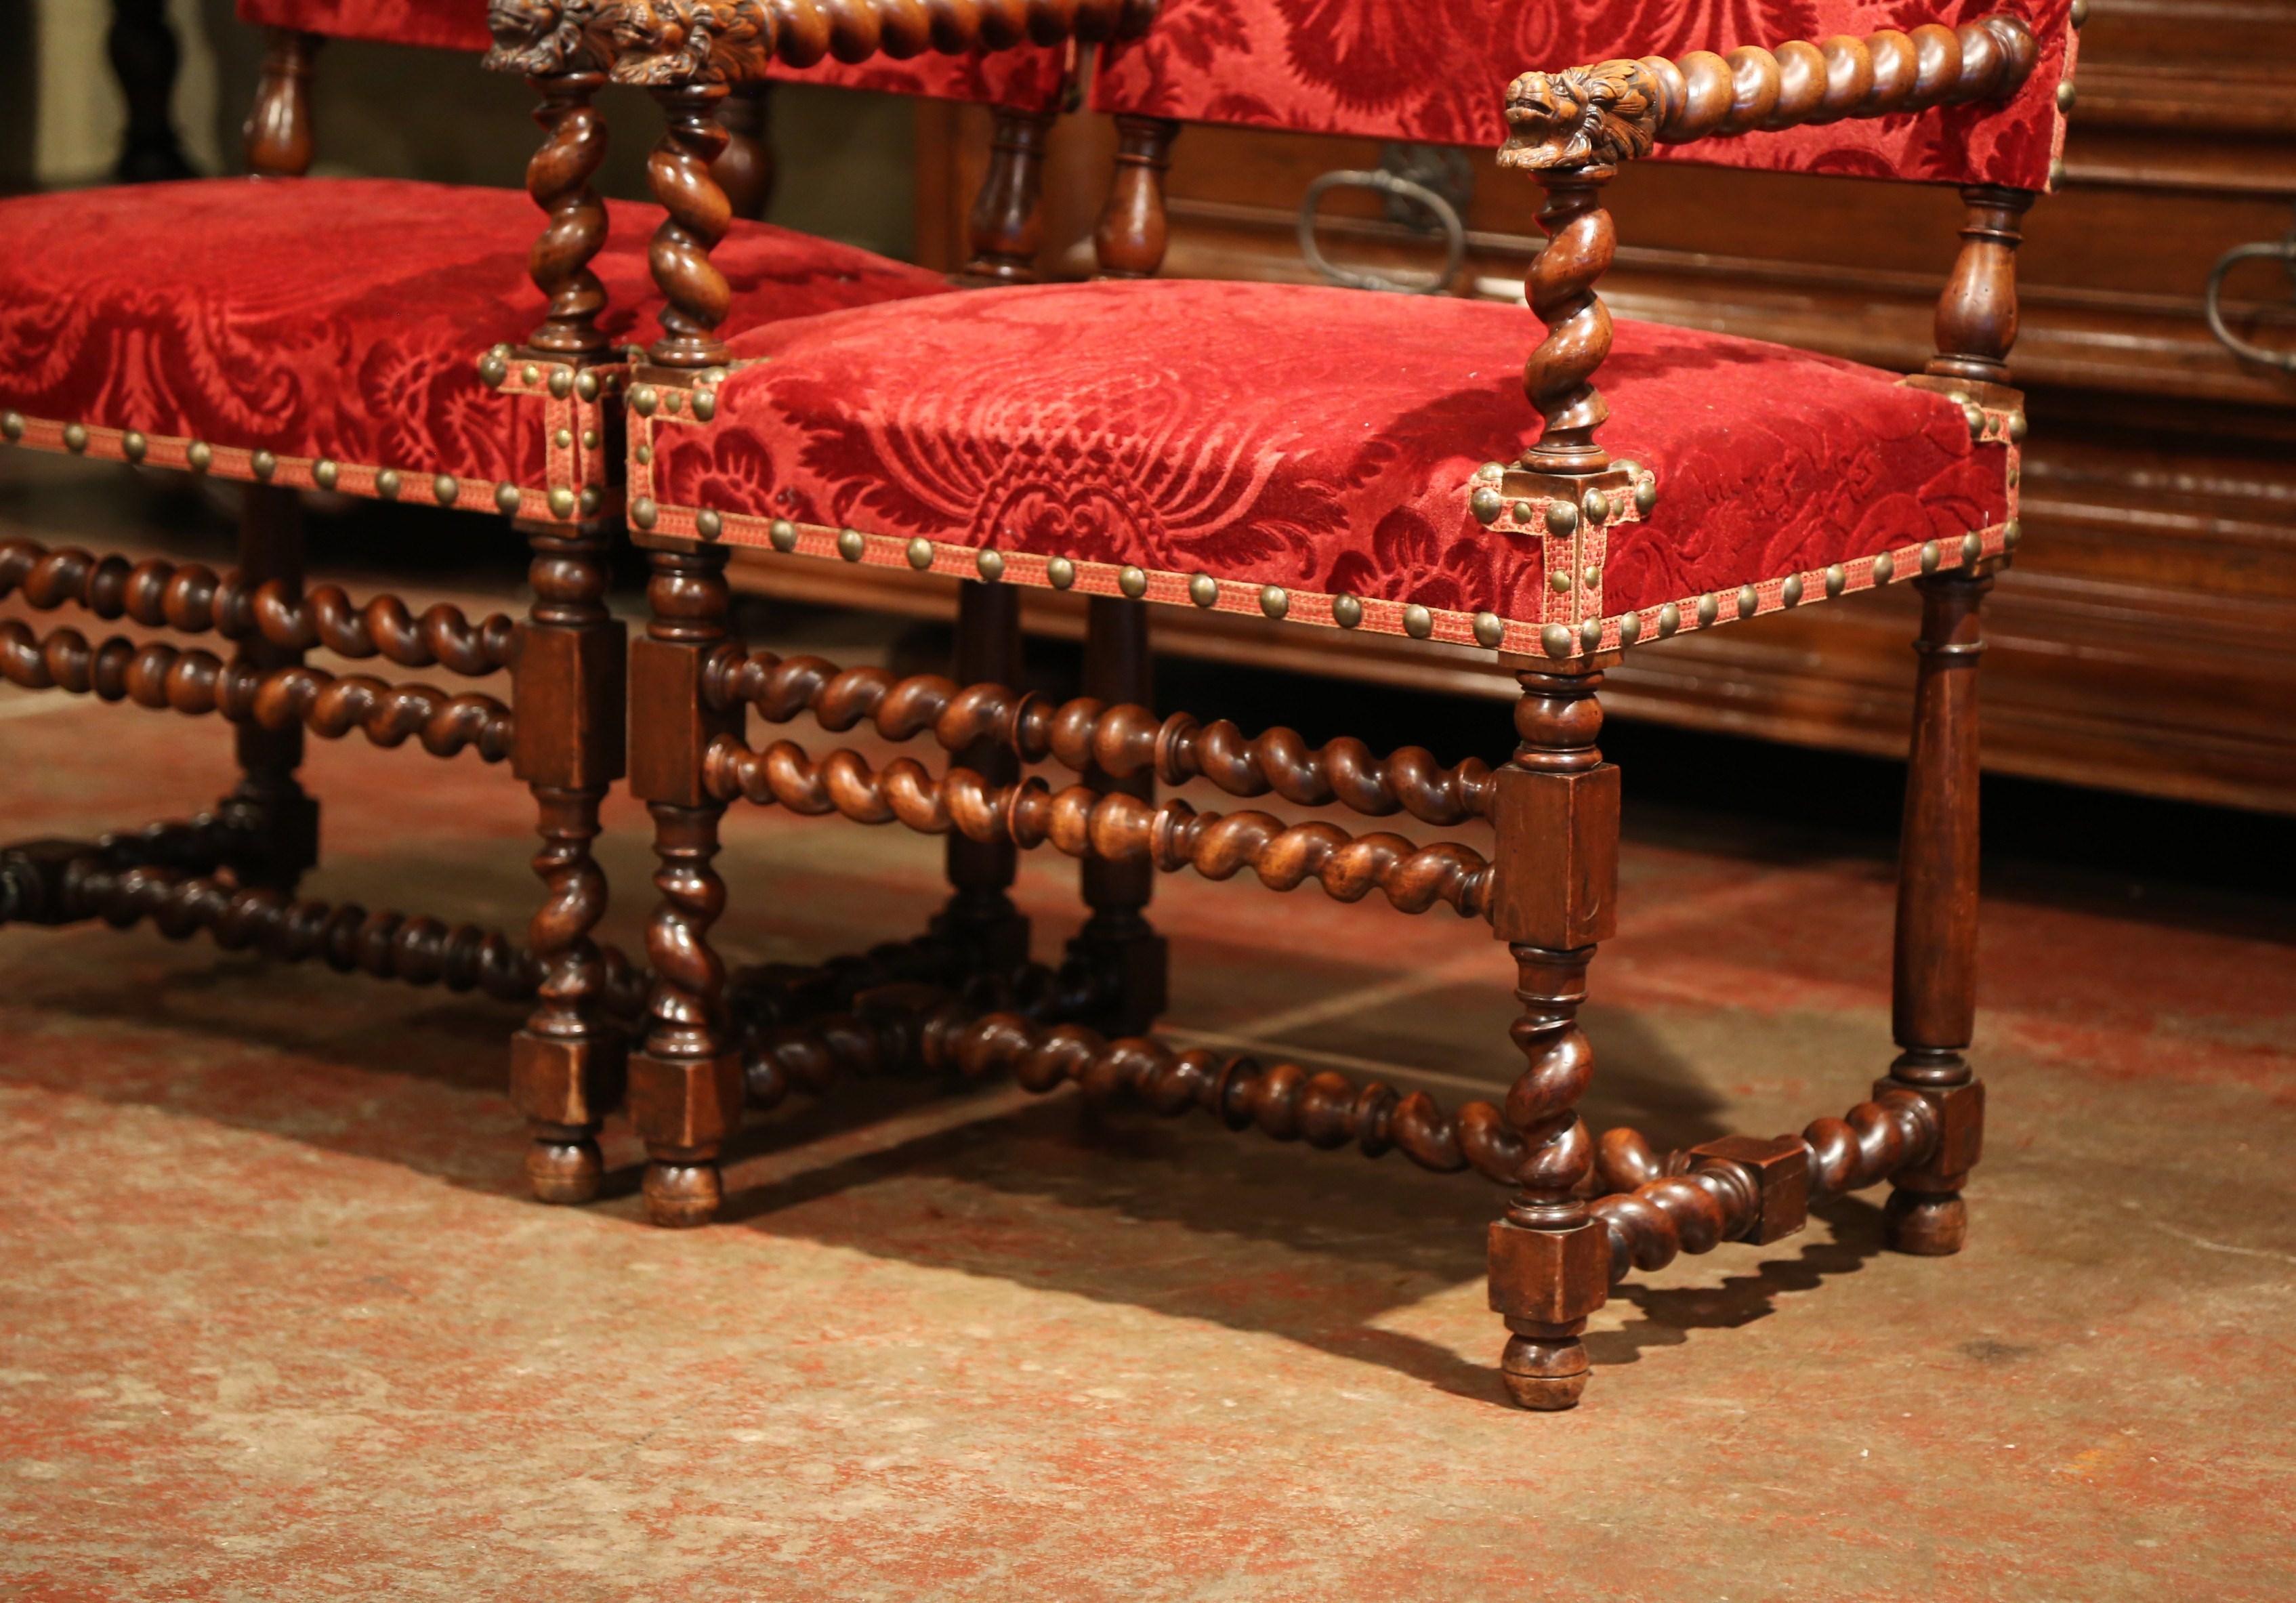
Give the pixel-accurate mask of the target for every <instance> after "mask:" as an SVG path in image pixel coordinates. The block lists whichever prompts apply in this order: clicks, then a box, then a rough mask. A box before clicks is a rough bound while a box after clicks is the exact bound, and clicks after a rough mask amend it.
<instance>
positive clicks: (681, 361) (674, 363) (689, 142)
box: [646, 83, 734, 367]
mask: <svg viewBox="0 0 2296 1603" xmlns="http://www.w3.org/2000/svg"><path fill="white" fill-rule="evenodd" d="M653 97H654V101H655V103H657V104H658V105H660V107H661V111H662V117H663V119H664V121H665V122H666V124H667V126H666V127H664V129H663V130H662V136H661V140H660V143H659V144H656V145H655V146H654V148H653V153H652V156H650V157H649V158H648V159H647V161H646V176H647V177H648V179H649V180H650V182H651V184H652V189H653V198H654V199H655V200H656V201H659V202H660V205H661V208H662V210H665V211H667V212H668V214H669V215H668V217H667V218H664V219H663V221H662V225H661V226H660V228H658V229H656V230H655V231H654V236H653V250H652V260H653V271H654V283H655V284H656V285H657V286H659V287H660V290H661V292H662V296H663V299H664V300H667V301H668V305H667V306H665V307H664V308H662V311H661V338H660V340H658V341H655V342H654V346H653V349H652V359H653V360H654V361H655V362H657V363H659V364H660V366H664V367H710V366H716V365H717V364H718V363H720V362H723V361H724V360H725V359H726V342H725V341H723V340H721V339H719V338H718V337H717V325H719V324H721V323H723V322H725V321H726V311H727V310H728V309H729V308H731V307H732V305H733V300H734V292H733V289H732V287H731V286H730V285H728V284H726V275H725V274H723V273H721V272H720V271H718V269H717V264H716V263H715V262H713V261H711V260H710V259H709V252H710V251H711V249H712V248H714V247H715V246H716V245H717V242H718V241H719V240H721V239H724V238H725V237H726V228H727V226H730V225H731V223H732V222H733V218H734V211H733V207H732V206H731V205H730V204H729V203H728V202H727V201H726V192H725V191H724V190H722V189H720V188H718V187H717V180H716V179H715V178H714V177H711V174H710V168H711V165H712V164H713V163H714V162H716V160H717V158H718V156H719V155H721V154H722V153H723V152H724V151H725V149H726V137H727V136H726V128H725V125H724V124H722V123H720V122H719V121H718V120H717V108H718V106H719V104H720V103H722V102H723V101H724V100H725V98H726V86H725V85H724V84H723V83H693V84H680V85H676V86H671V87H668V88H660V89H656V90H655V91H654V92H653Z"/></svg>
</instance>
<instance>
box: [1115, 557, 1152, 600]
mask: <svg viewBox="0 0 2296 1603" xmlns="http://www.w3.org/2000/svg"><path fill="white" fill-rule="evenodd" d="M1116 588H1118V589H1119V590H1121V591H1123V592H1124V593H1125V594H1126V595H1127V596H1130V597H1132V599H1133V600H1135V601H1137V600H1139V599H1140V598H1141V597H1142V596H1145V595H1146V594H1148V575H1147V574H1145V573H1144V572H1142V571H1140V570H1139V569H1137V568H1135V567H1132V566H1129V565H1127V566H1125V567H1121V568H1119V569H1118V570H1117V571H1116Z"/></svg>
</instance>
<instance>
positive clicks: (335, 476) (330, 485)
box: [311, 456, 343, 489]
mask: <svg viewBox="0 0 2296 1603" xmlns="http://www.w3.org/2000/svg"><path fill="white" fill-rule="evenodd" d="M342 476H343V470H342V469H341V468H340V466H338V465H337V464H334V463H332V462H329V461H328V460H327V459H326V458H324V456H323V457H321V458H320V459H319V460H318V461H316V462H314V463H313V464H311V482H312V483H314V484H316V485H317V486H318V487H319V488H320V489H334V487H335V486H336V485H337V484H338V483H339V482H340V481H341V479H342Z"/></svg>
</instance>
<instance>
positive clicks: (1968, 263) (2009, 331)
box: [1925, 184, 2033, 384]
mask: <svg viewBox="0 0 2296 1603" xmlns="http://www.w3.org/2000/svg"><path fill="white" fill-rule="evenodd" d="M1961 198H1962V200H1963V201H1964V202H1965V203H1966V204H1967V205H1968V207H1969V216H1968V218H1967V220H1966V221H1965V222H1964V224H1963V225H1962V230H1961V239H1962V245H1961V255H1960V256H1959V258H1958V259H1956V261H1955V263H1954V268H1953V276H1952V278H1951V279H1950V280H1948V283H1947V284H1946V289H1945V293H1944V295H1943V296H1942V297H1941V298H1940V299H1939V301H1938V309H1937V348H1938V354H1937V355H1936V356H1934V357H1932V358H1930V362H1929V366H1928V367H1927V368H1926V369H1925V371H1926V372H1928V373H1930V374H1934V375H1935V376H1937V377H1939V378H1948V379H1973V380H1975V381H1977V382H1980V383H1989V384H2006V383H2008V382H2011V381H2010V374H2009V351H2010V348H2011V347H2012V346H2013V345H2015V344H2016V342H2017V247H2018V245H2019V244H2021V243H2022V242H2023V240H2024V237H2025V234H2024V216H2025V213H2026V212H2027V211H2028V210H2030V209H2031V207H2032V204H2033V193H2032V192H2031V191H2030V190H2026V189H2004V188H2001V187H1999V186H1997V185H1984V184H1972V185H1969V186H1968V187H1966V188H1964V190H1963V191H1962V192H1961Z"/></svg>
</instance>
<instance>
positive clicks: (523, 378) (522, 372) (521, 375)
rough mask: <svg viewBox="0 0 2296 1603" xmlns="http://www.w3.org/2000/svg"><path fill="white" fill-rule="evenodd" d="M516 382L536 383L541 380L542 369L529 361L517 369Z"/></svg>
mask: <svg viewBox="0 0 2296 1603" xmlns="http://www.w3.org/2000/svg"><path fill="white" fill-rule="evenodd" d="M518 382H520V383H521V384H538V383H540V382H542V369H541V368H539V367H537V366H535V365H534V364H533V363H531V362H529V363H528V364H527V365H526V366H523V367H521V368H520V369H519V370H518Z"/></svg>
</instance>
